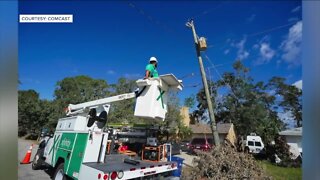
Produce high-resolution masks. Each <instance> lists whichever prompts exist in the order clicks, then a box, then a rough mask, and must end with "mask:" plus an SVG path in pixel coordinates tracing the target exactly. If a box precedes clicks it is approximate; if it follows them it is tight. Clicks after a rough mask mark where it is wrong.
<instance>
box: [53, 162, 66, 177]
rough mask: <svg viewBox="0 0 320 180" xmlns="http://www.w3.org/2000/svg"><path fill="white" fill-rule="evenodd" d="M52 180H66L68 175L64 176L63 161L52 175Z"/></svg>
mask: <svg viewBox="0 0 320 180" xmlns="http://www.w3.org/2000/svg"><path fill="white" fill-rule="evenodd" d="M52 179H53V180H68V177H67V176H66V174H65V172H64V163H60V164H59V165H58V166H57V168H56V170H55V172H54V175H53V178H52Z"/></svg>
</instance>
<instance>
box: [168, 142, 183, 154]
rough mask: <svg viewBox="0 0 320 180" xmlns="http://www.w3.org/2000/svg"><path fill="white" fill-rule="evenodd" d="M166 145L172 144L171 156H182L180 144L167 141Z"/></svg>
mask: <svg viewBox="0 0 320 180" xmlns="http://www.w3.org/2000/svg"><path fill="white" fill-rule="evenodd" d="M165 143H170V144H171V148H172V151H171V155H178V154H181V148H180V144H178V143H177V142H175V141H167V142H165Z"/></svg>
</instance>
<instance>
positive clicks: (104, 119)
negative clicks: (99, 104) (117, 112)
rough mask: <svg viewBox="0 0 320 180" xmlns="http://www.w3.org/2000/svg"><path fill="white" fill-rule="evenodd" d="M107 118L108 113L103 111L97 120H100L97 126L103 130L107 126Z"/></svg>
mask: <svg viewBox="0 0 320 180" xmlns="http://www.w3.org/2000/svg"><path fill="white" fill-rule="evenodd" d="M107 118H108V114H107V112H106V111H102V112H101V113H100V114H99V117H98V118H97V120H98V123H97V125H98V128H100V129H101V128H103V127H104V126H105V125H106V123H107Z"/></svg>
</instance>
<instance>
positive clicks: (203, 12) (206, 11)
mask: <svg viewBox="0 0 320 180" xmlns="http://www.w3.org/2000/svg"><path fill="white" fill-rule="evenodd" d="M224 3H226V2H220V4H218V5H217V6H215V7H213V8H209V9H206V10H204V11H202V12H201V13H199V14H197V15H195V16H192V19H196V18H199V17H201V16H204V15H207V14H209V13H210V12H212V11H213V10H216V9H218V8H220V7H221V6H222V5H223V4H224Z"/></svg>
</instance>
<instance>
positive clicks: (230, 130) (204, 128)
mask: <svg viewBox="0 0 320 180" xmlns="http://www.w3.org/2000/svg"><path fill="white" fill-rule="evenodd" d="M189 127H190V128H191V130H192V132H193V133H192V138H196V137H207V138H208V137H212V131H211V127H210V125H207V124H190V126H189ZM217 130H218V134H219V139H220V142H221V143H223V142H224V140H225V139H227V140H228V141H229V142H230V143H231V144H232V145H233V146H235V145H236V141H237V138H236V134H235V131H234V125H233V124H232V123H218V124H217Z"/></svg>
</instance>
